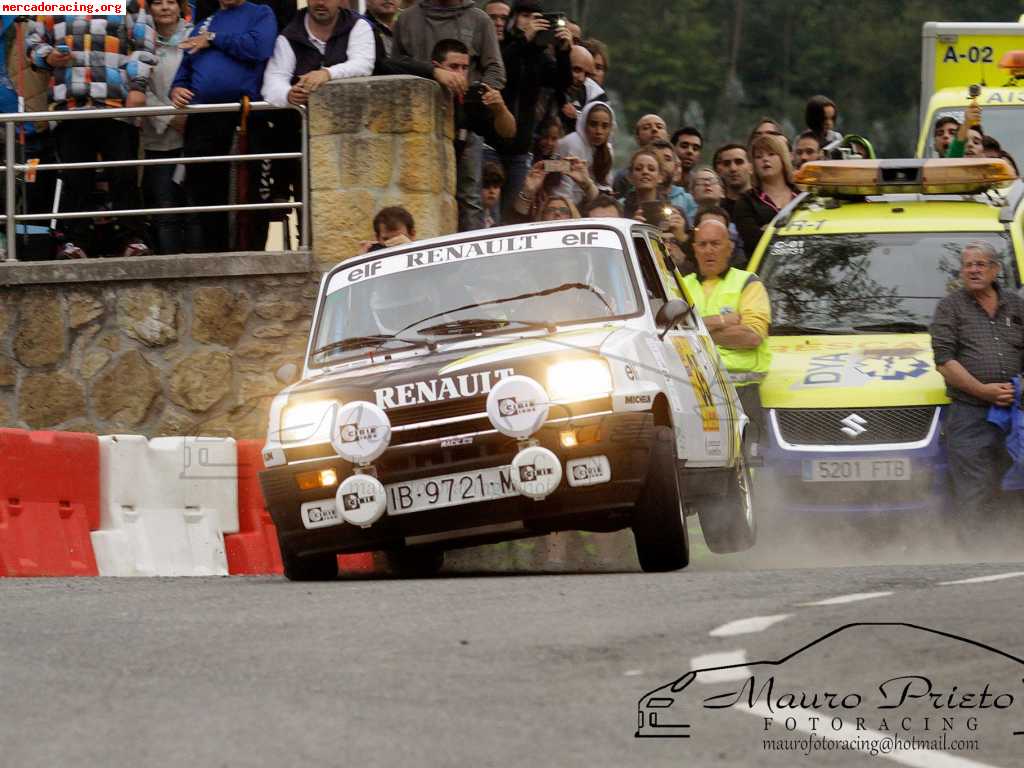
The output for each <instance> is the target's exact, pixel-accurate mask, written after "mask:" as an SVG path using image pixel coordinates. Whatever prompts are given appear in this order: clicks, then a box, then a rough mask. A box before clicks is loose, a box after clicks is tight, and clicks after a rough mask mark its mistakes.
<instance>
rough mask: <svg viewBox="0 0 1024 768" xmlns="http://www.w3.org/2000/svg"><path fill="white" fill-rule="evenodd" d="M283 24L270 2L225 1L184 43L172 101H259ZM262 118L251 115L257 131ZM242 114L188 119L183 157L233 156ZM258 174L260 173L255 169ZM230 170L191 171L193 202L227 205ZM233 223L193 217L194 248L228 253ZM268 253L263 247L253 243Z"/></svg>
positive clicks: (202, 166) (190, 238)
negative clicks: (278, 25) (281, 24)
mask: <svg viewBox="0 0 1024 768" xmlns="http://www.w3.org/2000/svg"><path fill="white" fill-rule="evenodd" d="M276 38H277V22H276V21H275V19H274V12H273V11H272V10H271V9H270V8H268V7H267V6H265V5H256V4H254V3H248V2H246V1H245V0H220V9H219V10H217V11H216V12H214V13H213V14H212V15H211V16H207V17H206V18H205V19H204V20H203V22H202V23H201V24H200V25H199V26H197V27H196V28H195V30H194V31H193V33H192V36H191V37H190V38H189V39H188V40H186V41H185V42H183V43H182V44H181V47H182V48H183V49H184V51H185V56H184V57H183V58H182V61H181V67H180V68H179V69H178V74H177V76H176V77H175V78H174V83H173V85H172V86H171V103H173V104H174V106H176V107H186V106H188V105H189V104H218V103H225V102H233V101H239V100H241V98H242V97H243V96H248V97H249V98H250V99H252V100H253V101H259V100H260V89H261V87H262V85H263V70H264V68H265V67H266V63H267V60H268V59H270V57H271V55H272V54H273V53H274V40H275V39H276ZM257 119H258V116H257V114H253V115H250V116H249V125H250V128H251V127H252V125H253V123H254V121H255V120H257ZM238 120H239V114H238V113H237V112H224V113H216V114H208V115H190V116H189V119H188V123H187V124H186V126H185V156H186V157H201V156H206V155H226V154H228V153H229V152H230V151H231V143H232V141H233V139H234V135H235V128H236V127H237V126H238ZM253 173H255V168H253ZM229 174H230V167H229V166H228V165H227V164H226V163H197V164H193V165H189V166H187V170H186V172H185V193H186V195H187V196H188V200H189V204H190V205H224V204H225V203H227V201H228V190H229V180H230V176H229ZM227 237H228V221H227V214H224V213H204V214H198V215H193V216H192V217H191V219H190V221H189V225H188V228H187V230H186V239H187V242H188V247H189V250H190V251H192V252H207V253H209V252H216V251H223V250H226V249H227V245H228V240H227ZM250 246H251V247H253V248H262V246H263V243H251V244H250Z"/></svg>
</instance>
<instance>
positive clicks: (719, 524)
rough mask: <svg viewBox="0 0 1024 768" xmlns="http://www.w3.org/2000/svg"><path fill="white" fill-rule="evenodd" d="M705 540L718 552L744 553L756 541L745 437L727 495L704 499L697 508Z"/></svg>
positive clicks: (710, 547)
mask: <svg viewBox="0 0 1024 768" xmlns="http://www.w3.org/2000/svg"><path fill="white" fill-rule="evenodd" d="M697 514H698V515H699V516H700V528H701V532H702V533H703V534H704V541H705V542H706V543H707V545H708V549H710V550H711V551H712V552H714V553H715V554H719V555H721V554H728V553H730V552H742V551H744V550H747V549H750V548H751V547H752V546H754V542H755V541H757V520H756V518H755V517H754V497H753V486H752V484H751V477H750V465H749V464H748V463H747V450H746V440H744V443H743V450H742V451H741V452H740V457H739V459H738V460H737V462H736V466H735V467H734V469H733V474H732V476H730V478H729V486H728V490H727V491H726V492H725V495H724V496H720V497H712V498H709V499H701V501H700V505H699V507H698V508H697Z"/></svg>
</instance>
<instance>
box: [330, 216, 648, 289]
mask: <svg viewBox="0 0 1024 768" xmlns="http://www.w3.org/2000/svg"><path fill="white" fill-rule="evenodd" d="M582 227H587V228H591V229H593V228H598V227H600V228H604V229H612V230H615V231H616V232H618V233H619V234H621V235H622V236H623V237H625V238H627V239H628V238H629V237H630V236H631V235H632V233H633V232H634V231H635V230H636V229H637V228H638V227H641V228H643V229H648V230H650V231H651V232H655V233H657V232H658V231H659V230H657V229H656V228H654V227H652V226H650V225H648V224H642V223H641V222H638V221H636V220H634V219H612V218H599V219H565V220H561V221H538V222H528V223H525V224H508V225H506V226H503V227H491V228H489V229H476V230H471V231H469V232H453V233H452V234H450V235H440V236H438V237H428V238H424V239H420V240H413V241H412V242H411V243H404V244H403V245H396V246H392V247H391V248H382V249H380V250H377V251H371V252H370V253H366V254H362V255H359V256H351V257H349V258H347V259H344V260H343V261H340V262H338V263H337V264H335V265H334V266H333V267H331V269H330V271H329V272H327V274H326V275H325V276H324V277H325V278H326V279H330V277H331V276H333V274H334V273H335V272H336V271H338V270H339V269H347V268H349V267H352V266H355V265H357V264H362V263H365V262H371V261H376V260H377V259H381V258H385V257H387V256H394V255H395V254H397V253H403V252H407V251H422V250H424V249H427V248H434V247H441V246H444V245H454V244H455V243H464V242H468V241H471V240H488V239H490V238H493V237H504V236H507V235H520V234H523V233H528V232H537V231H542V232H550V231H553V230H561V229H580V228H582Z"/></svg>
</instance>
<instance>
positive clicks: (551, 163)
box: [544, 160, 572, 173]
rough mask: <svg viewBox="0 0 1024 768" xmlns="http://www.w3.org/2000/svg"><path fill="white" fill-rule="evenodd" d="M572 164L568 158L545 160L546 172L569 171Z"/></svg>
mask: <svg viewBox="0 0 1024 768" xmlns="http://www.w3.org/2000/svg"><path fill="white" fill-rule="evenodd" d="M571 170H572V164H571V163H570V162H569V161H568V160H545V161H544V173H568V172H569V171H571Z"/></svg>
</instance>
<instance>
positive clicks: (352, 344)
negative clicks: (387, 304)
mask: <svg viewBox="0 0 1024 768" xmlns="http://www.w3.org/2000/svg"><path fill="white" fill-rule="evenodd" d="M389 341H400V342H402V343H404V344H408V345H409V346H411V347H418V346H422V345H424V344H425V345H426V346H427V347H428V348H431V351H433V347H434V346H435V345H434V343H433V342H431V341H428V340H426V339H404V338H401V337H400V336H399V335H398V334H397V333H374V334H370V335H368V336H350V337H348V338H347V339H340V340H338V341H332V342H331V343H330V344H324V345H323V346H322V347H320V348H318V349H314V350H313V355H312V356H313V357H316V356H317V355H326V354H327V353H328V352H336V351H338V350H345V349H359V348H360V347H369V346H372V347H373V349H379V348H380V347H382V346H384V345H385V344H387V343H388V342H389Z"/></svg>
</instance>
